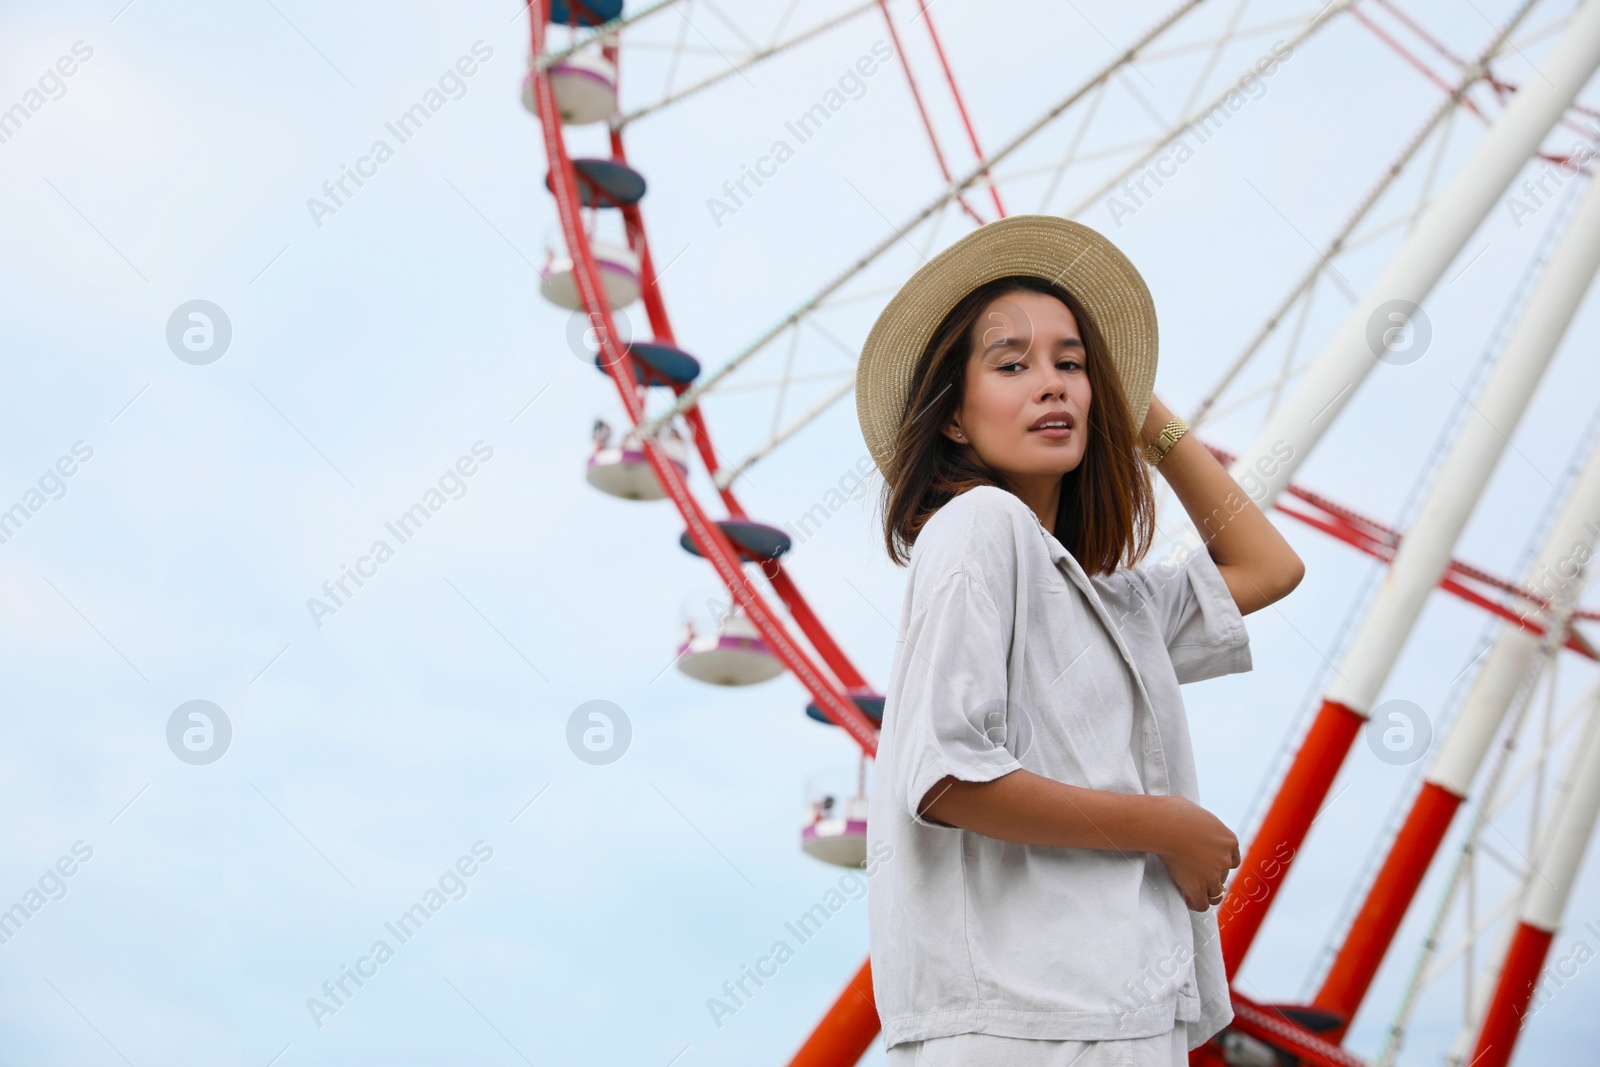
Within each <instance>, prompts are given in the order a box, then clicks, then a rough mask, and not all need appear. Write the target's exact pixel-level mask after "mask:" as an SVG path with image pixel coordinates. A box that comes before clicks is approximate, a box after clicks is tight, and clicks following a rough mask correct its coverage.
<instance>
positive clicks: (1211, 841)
mask: <svg viewBox="0 0 1600 1067" xmlns="http://www.w3.org/2000/svg"><path fill="white" fill-rule="evenodd" d="M1162 801H1163V807H1164V809H1165V810H1164V811H1163V815H1164V818H1163V820H1162V821H1163V823H1164V824H1165V825H1164V829H1165V831H1166V833H1165V837H1166V840H1167V842H1168V843H1167V844H1166V846H1165V848H1164V849H1162V850H1157V852H1156V855H1158V856H1160V857H1161V861H1162V862H1163V863H1165V864H1166V865H1167V873H1168V874H1170V875H1172V881H1173V883H1174V884H1175V885H1177V887H1178V892H1180V893H1182V894H1183V902H1184V903H1185V904H1187V905H1188V906H1189V910H1190V911H1207V910H1209V909H1210V908H1211V907H1212V900H1213V898H1215V897H1217V896H1218V895H1220V894H1221V892H1222V889H1223V886H1224V885H1225V884H1226V882H1227V880H1228V872H1229V871H1231V870H1233V869H1234V868H1235V867H1237V866H1239V863H1240V862H1241V861H1240V857H1239V839H1238V838H1237V837H1235V836H1234V834H1233V831H1232V830H1230V829H1228V828H1227V826H1225V825H1224V824H1223V822H1222V820H1221V819H1219V818H1217V817H1216V816H1215V815H1213V814H1211V813H1210V812H1209V811H1207V810H1206V809H1205V808H1202V807H1201V806H1200V805H1198V804H1196V803H1194V802H1193V801H1191V800H1188V799H1186V798H1184V797H1180V796H1168V797H1163V798H1162Z"/></svg>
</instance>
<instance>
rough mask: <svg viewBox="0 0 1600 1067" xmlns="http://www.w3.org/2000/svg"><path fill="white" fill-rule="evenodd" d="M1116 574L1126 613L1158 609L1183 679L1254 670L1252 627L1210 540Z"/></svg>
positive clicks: (1157, 615) (1163, 632) (1175, 666)
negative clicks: (1167, 559)
mask: <svg viewBox="0 0 1600 1067" xmlns="http://www.w3.org/2000/svg"><path fill="white" fill-rule="evenodd" d="M1113 577H1114V579H1116V580H1114V581H1112V582H1111V583H1110V584H1109V586H1108V588H1110V589H1111V590H1112V591H1113V595H1114V596H1115V597H1117V598H1118V599H1119V600H1120V604H1119V605H1118V606H1119V607H1120V609H1121V610H1122V612H1123V613H1124V615H1127V614H1131V613H1137V612H1144V611H1148V612H1151V613H1153V617H1154V619H1155V622H1156V626H1157V628H1158V629H1159V630H1160V632H1161V636H1162V639H1163V640H1164V641H1165V642H1166V646H1167V654H1168V655H1169V656H1170V657H1171V659H1172V669H1173V671H1174V672H1176V674H1177V676H1178V681H1179V682H1180V683H1188V682H1202V681H1205V680H1206V679H1208V678H1218V677H1221V676H1222V675H1224V674H1238V673H1241V672H1243V671H1248V670H1250V669H1251V666H1252V664H1251V660H1250V631H1249V630H1247V629H1246V628H1245V625H1244V616H1242V615H1241V614H1240V613H1239V606H1238V605H1237V604H1235V603H1234V600H1233V593H1232V592H1230V591H1229V589H1228V583H1227V582H1225V581H1224V580H1223V578H1222V572H1221V571H1219V570H1217V564H1216V561H1215V560H1213V559H1212V558H1211V553H1209V552H1207V551H1206V548H1205V546H1204V545H1200V546H1197V547H1196V548H1193V549H1191V550H1190V551H1189V553H1188V555H1186V556H1184V557H1183V558H1182V559H1180V560H1178V561H1177V562H1176V563H1165V562H1157V563H1148V564H1141V565H1139V566H1137V567H1132V568H1129V569H1127V570H1124V571H1121V572H1119V573H1118V574H1117V575H1115V576H1113Z"/></svg>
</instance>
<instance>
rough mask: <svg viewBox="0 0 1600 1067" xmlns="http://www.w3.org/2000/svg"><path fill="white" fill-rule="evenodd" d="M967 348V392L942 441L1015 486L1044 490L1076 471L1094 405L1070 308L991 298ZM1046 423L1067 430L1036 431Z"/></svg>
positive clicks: (1028, 296) (1023, 295)
mask: <svg viewBox="0 0 1600 1067" xmlns="http://www.w3.org/2000/svg"><path fill="white" fill-rule="evenodd" d="M968 346H969V347H968V355H967V368H966V370H967V373H966V391H965V393H964V395H963V396H962V399H961V404H960V406H959V407H958V408H957V409H956V412H955V416H954V419H953V421H952V423H951V425H949V426H946V427H945V428H944V433H945V435H946V436H947V437H949V438H950V439H951V440H952V441H954V442H955V443H956V444H958V445H968V446H971V447H972V448H973V449H975V450H976V451H977V453H978V455H979V456H980V457H981V458H982V459H983V460H984V462H986V463H988V464H989V465H990V466H991V467H994V468H995V469H997V470H999V471H1000V472H1001V473H1003V474H1005V475H1007V476H1008V477H1010V478H1012V479H1014V480H1016V481H1017V482H1018V483H1019V484H1023V485H1027V484H1029V483H1033V484H1037V485H1041V486H1043V485H1048V484H1050V483H1051V480H1054V481H1055V482H1059V480H1060V477H1061V475H1063V474H1066V473H1067V472H1068V471H1071V470H1074V469H1076V468H1077V466H1078V464H1079V463H1081V462H1082V461H1083V455H1084V451H1085V449H1086V448H1087V442H1088V439H1089V402H1090V399H1091V398H1090V393H1089V373H1088V371H1087V369H1085V366H1084V362H1085V359H1086V358H1087V357H1086V353H1085V350H1084V344H1083V339H1082V337H1081V336H1080V335H1079V333H1078V323H1077V320H1076V319H1075V318H1074V317H1073V314H1072V312H1071V311H1070V310H1068V309H1067V306H1066V305H1065V304H1063V303H1062V302H1061V301H1060V300H1057V299H1056V298H1055V297H1053V296H1050V295H1049V294H1047V293H1036V292H1031V291H1022V292H1015V293H1007V294H1005V295H1004V296H998V297H995V298H994V299H993V300H991V301H990V302H989V303H988V304H986V305H985V306H984V309H983V311H982V312H980V313H979V315H978V320H977V322H975V323H974V324H973V326H972V330H971V333H970V335H969V337H968ZM1046 422H1053V423H1057V424H1059V423H1061V422H1065V423H1066V424H1067V426H1068V427H1069V428H1068V429H1065V430H1063V429H1061V428H1059V425H1058V427H1057V428H1053V429H1052V428H1046V429H1041V428H1040V427H1041V424H1043V423H1046ZM958 434H959V436H958Z"/></svg>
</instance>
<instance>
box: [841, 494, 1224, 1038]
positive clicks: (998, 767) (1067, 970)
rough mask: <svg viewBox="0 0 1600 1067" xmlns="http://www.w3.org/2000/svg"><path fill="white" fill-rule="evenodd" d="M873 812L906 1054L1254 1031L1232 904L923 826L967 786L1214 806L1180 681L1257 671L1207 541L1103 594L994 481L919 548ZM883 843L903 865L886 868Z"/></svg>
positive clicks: (892, 998)
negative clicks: (921, 808)
mask: <svg viewBox="0 0 1600 1067" xmlns="http://www.w3.org/2000/svg"><path fill="white" fill-rule="evenodd" d="M900 633H901V640H900V642H899V644H898V645H897V646H896V649H895V656H894V667H893V671H892V680H891V683H890V686H889V691H888V693H887V694H886V703H885V705H884V717H883V730H882V734H881V735H880V738H879V748H878V755H877V762H876V769H875V771H874V774H873V778H874V788H873V790H872V794H871V799H870V802H869V811H868V818H867V834H868V839H869V841H868V843H869V849H870V850H871V854H872V855H875V856H883V857H888V858H887V859H886V860H885V861H884V862H883V863H881V864H880V865H879V867H878V870H877V872H876V873H875V875H874V877H873V878H872V880H871V882H870V890H869V892H868V928H869V937H870V944H871V959H872V984H873V992H874V995H875V997H876V1000H877V1008H878V1014H879V1016H880V1018H881V1019H882V1022H883V1033H884V1046H885V1047H886V1048H889V1047H892V1046H894V1045H896V1044H899V1043H901V1042H905V1041H915V1040H922V1039H928V1038H935V1037H944V1036H949V1035H952V1034H961V1033H982V1034H995V1035H1000V1036H1006V1037H1020V1038H1034V1039H1073V1040H1082V1041H1099V1040H1111V1039H1121V1038H1132V1037H1148V1036H1153V1035H1156V1034H1162V1033H1166V1032H1167V1031H1169V1030H1171V1029H1172V1028H1173V1027H1174V1026H1175V1025H1177V1024H1180V1023H1183V1024H1188V1026H1189V1031H1188V1041H1187V1044H1188V1047H1189V1048H1194V1047H1196V1046H1198V1045H1200V1044H1201V1043H1203V1042H1204V1041H1205V1040H1206V1039H1207V1038H1209V1037H1210V1036H1211V1035H1213V1034H1215V1033H1216V1032H1217V1031H1218V1030H1220V1029H1221V1028H1222V1027H1223V1026H1224V1025H1226V1024H1227V1023H1228V1022H1229V1021H1230V1020H1231V1019H1232V1018H1233V1009H1232V1006H1231V1003H1230V1000H1229V996H1228V988H1227V981H1226V978H1225V974H1224V970H1223V964H1222V951H1221V946H1220V944H1219V943H1218V937H1217V920H1216V909H1214V908H1213V909H1210V910H1208V911H1205V912H1193V911H1190V910H1189V909H1188V907H1187V906H1186V905H1185V904H1184V902H1183V897H1182V895H1181V894H1180V893H1179V891H1178V888H1177V886H1176V884H1175V883H1174V882H1173V881H1172V877H1171V875H1170V874H1168V873H1167V869H1166V866H1165V864H1163V863H1162V861H1161V859H1160V857H1158V856H1156V855H1155V854H1153V853H1142V852H1141V853H1120V852H1116V851H1111V850H1100V849H1088V848H1068V847H1063V846H1041V845H1022V844H1016V843H1014V842H1009V841H1002V840H1000V839H998V838H993V837H987V836H985V835H982V834H978V833H975V832H972V831H968V830H962V829H959V828H956V827H946V826H940V825H938V824H936V823H932V822H929V821H927V820H926V819H924V818H922V817H920V816H918V815H917V814H916V808H917V805H918V803H919V802H920V801H921V800H922V798H923V796H924V795H925V794H926V793H927V792H928V790H929V788H930V787H932V786H933V785H934V784H935V783H936V782H938V781H939V780H940V779H941V778H943V777H945V776H946V775H953V776H955V777H956V778H959V779H963V780H965V781H972V782H986V781H990V780H992V779H995V778H999V777H1001V776H1002V775H1005V774H1008V773H1010V772H1011V771H1014V770H1016V769H1018V768H1027V769H1028V770H1030V771H1032V772H1034V773H1036V774H1040V775H1044V776H1045V777H1047V778H1053V779H1055V780H1056V781H1060V782H1066V783H1069V784H1071V785H1076V786H1082V787H1084V788H1088V789H1104V790H1111V791H1113V792H1118V793H1149V794H1177V795H1180V796H1184V797H1187V798H1188V799H1190V800H1192V801H1194V802H1196V803H1198V802H1199V783H1198V781H1197V779H1196V776H1195V768H1194V754H1193V750H1192V748H1191V745H1190V740H1189V727H1188V720H1187V717H1186V715H1185V712H1184V707H1183V698H1182V696H1181V694H1180V692H1179V689H1178V686H1179V684H1180V683H1182V682H1194V681H1199V680H1201V679H1206V678H1214V677H1217V676H1219V675H1224V674H1231V673H1236V672H1240V671H1248V670H1249V669H1250V667H1251V662H1250V639H1249V634H1248V632H1247V631H1246V630H1245V626H1244V620H1243V618H1242V617H1241V616H1240V614H1239V610H1238V607H1237V606H1236V605H1235V604H1234V602H1233V597H1232V595H1231V594H1230V593H1229V591H1228V588H1227V585H1226V584H1225V583H1224V581H1223V579H1222V575H1221V573H1220V572H1218V570H1217V567H1216V564H1215V563H1214V562H1213V561H1212V559H1211V557H1210V555H1209V554H1208V553H1207V552H1206V550H1205V549H1204V547H1196V548H1194V549H1192V550H1191V551H1190V552H1189V553H1188V554H1187V555H1186V556H1185V557H1183V558H1182V559H1181V560H1180V561H1178V562H1177V563H1175V564H1163V563H1143V564H1140V565H1139V566H1137V567H1133V568H1124V569H1119V570H1117V571H1115V572H1113V573H1112V574H1109V575H1101V576H1096V577H1094V578H1090V577H1088V576H1087V575H1085V573H1084V572H1083V569H1082V567H1081V566H1080V565H1079V564H1078V562H1077V560H1076V559H1075V558H1074V557H1073V556H1072V554H1071V553H1070V552H1068V551H1067V549H1066V548H1065V547H1064V546H1063V545H1062V544H1061V542H1059V541H1058V540H1056V538H1055V537H1054V536H1053V535H1052V534H1050V533H1049V532H1048V531H1046V530H1045V528H1044V526H1043V525H1042V524H1041V523H1040V522H1039V520H1038V518H1037V516H1035V515H1034V513H1033V511H1032V510H1031V509H1030V508H1029V507H1028V506H1027V505H1026V504H1025V503H1023V502H1022V500H1021V499H1019V498H1018V497H1016V496H1014V495H1013V494H1011V493H1009V492H1007V491H1006V490H1003V489H999V488H995V487H992V486H981V487H978V488H975V489H971V490H968V491H966V492H964V493H962V494H960V495H958V496H956V497H955V498H954V499H952V500H950V501H949V502H948V503H946V504H945V505H944V506H943V507H942V508H940V509H939V510H938V511H937V512H935V513H934V515H933V516H932V517H930V518H929V520H928V522H927V524H926V525H925V526H924V528H923V530H922V532H921V533H920V534H919V535H918V537H917V540H916V543H915V544H914V545H913V546H912V550H911V557H910V567H909V574H908V581H907V585H906V591H905V599H904V602H903V604H902V608H901V627H900ZM880 850H881V851H880Z"/></svg>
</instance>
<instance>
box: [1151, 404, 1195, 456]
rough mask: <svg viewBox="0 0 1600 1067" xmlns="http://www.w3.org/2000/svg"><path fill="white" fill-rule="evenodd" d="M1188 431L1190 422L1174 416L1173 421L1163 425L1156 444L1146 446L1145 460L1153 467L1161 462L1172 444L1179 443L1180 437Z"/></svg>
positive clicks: (1170, 449)
mask: <svg viewBox="0 0 1600 1067" xmlns="http://www.w3.org/2000/svg"><path fill="white" fill-rule="evenodd" d="M1188 432H1189V424H1188V423H1187V422H1184V421H1183V420H1182V419H1180V418H1178V416H1176V415H1174V416H1172V419H1171V421H1169V422H1168V423H1167V424H1166V425H1165V426H1163V427H1161V433H1160V434H1158V435H1157V436H1156V440H1155V444H1150V445H1145V446H1144V458H1145V462H1147V463H1149V464H1150V466H1152V467H1154V466H1155V465H1156V464H1158V463H1160V462H1161V461H1162V459H1164V458H1165V457H1166V454H1167V453H1168V452H1170V451H1172V446H1173V445H1175V444H1177V443H1178V439H1179V438H1180V437H1182V436H1183V435H1184V434H1186V433H1188Z"/></svg>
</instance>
